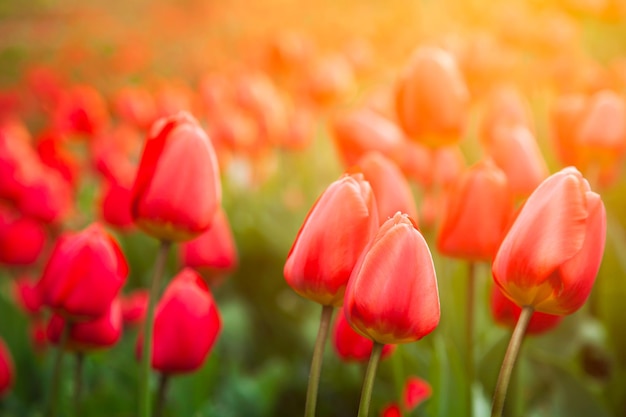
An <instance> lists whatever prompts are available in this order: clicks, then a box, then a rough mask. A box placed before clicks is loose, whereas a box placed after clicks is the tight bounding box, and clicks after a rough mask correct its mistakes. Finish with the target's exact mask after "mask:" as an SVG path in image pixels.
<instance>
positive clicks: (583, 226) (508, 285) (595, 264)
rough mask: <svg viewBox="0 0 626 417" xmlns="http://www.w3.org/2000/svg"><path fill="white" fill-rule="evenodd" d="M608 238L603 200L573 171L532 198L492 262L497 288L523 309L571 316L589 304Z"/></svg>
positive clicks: (555, 176)
mask: <svg viewBox="0 0 626 417" xmlns="http://www.w3.org/2000/svg"><path fill="white" fill-rule="evenodd" d="M605 238H606V211H605V208H604V203H603V202H602V200H601V199H600V196H599V195H598V194H596V193H594V192H593V191H591V189H590V187H589V184H588V182H587V181H586V180H585V179H584V178H583V176H582V175H581V173H580V172H579V171H578V170H577V169H576V168H573V167H568V168H564V169H562V170H561V171H559V172H557V173H556V174H553V175H551V176H550V177H548V178H547V179H546V180H545V181H543V182H542V183H541V184H540V185H539V187H537V189H536V190H535V191H534V192H533V193H532V194H531V195H530V197H529V198H528V200H527V201H526V203H525V204H524V206H523V207H522V209H521V211H520V213H519V215H518V216H517V218H516V219H515V221H514V223H513V225H512V226H511V228H510V230H509V231H508V233H507V235H506V237H505V238H504V240H503V242H502V245H501V246H500V248H499V250H498V253H497V255H496V257H495V260H494V262H493V266H492V271H493V277H494V280H495V282H496V284H497V285H498V286H499V287H500V289H501V290H502V291H503V292H504V294H505V295H506V296H507V297H508V298H509V299H511V300H513V301H514V302H515V303H516V304H517V305H519V306H532V307H533V308H534V309H535V310H537V311H540V312H543V313H549V314H571V313H573V312H575V311H576V310H578V309H579V308H580V307H581V306H582V305H583V304H584V303H585V301H586V299H587V297H588V296H589V293H590V292H591V288H592V286H593V283H594V281H595V278H596V275H597V273H598V269H599V268H600V262H601V260H602V254H603V252H604V243H605Z"/></svg>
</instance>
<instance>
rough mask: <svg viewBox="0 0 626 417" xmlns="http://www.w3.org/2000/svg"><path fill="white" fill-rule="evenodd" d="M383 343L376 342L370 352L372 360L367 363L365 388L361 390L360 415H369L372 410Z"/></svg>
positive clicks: (359, 416)
mask: <svg viewBox="0 0 626 417" xmlns="http://www.w3.org/2000/svg"><path fill="white" fill-rule="evenodd" d="M383 347H385V345H383V344H382V343H378V342H374V346H373V347H372V353H371V354H370V361H369V363H368V365H367V371H365V380H364V381H363V389H362V390H361V402H360V403H359V413H358V415H357V416H358V417H367V415H368V414H369V410H370V402H371V399H372V389H373V388H374V377H375V376H376V370H377V369H378V362H380V356H381V354H382V353H383Z"/></svg>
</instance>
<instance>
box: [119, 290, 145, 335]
mask: <svg viewBox="0 0 626 417" xmlns="http://www.w3.org/2000/svg"><path fill="white" fill-rule="evenodd" d="M148 296H149V293H148V291H147V290H143V289H140V290H135V291H133V292H131V293H128V294H126V295H123V296H122V299H121V305H122V319H123V321H124V324H125V325H129V326H133V325H137V324H139V323H141V322H143V320H144V318H145V317H146V311H147V309H148Z"/></svg>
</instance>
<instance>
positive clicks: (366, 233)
mask: <svg viewBox="0 0 626 417" xmlns="http://www.w3.org/2000/svg"><path fill="white" fill-rule="evenodd" d="M377 227H378V212H377V209H376V201H375V199H374V193H373V192H372V188H371V186H370V184H369V182H367V181H365V179H364V178H363V175H362V174H353V175H343V176H342V177H341V178H339V179H338V180H337V181H335V182H333V183H332V184H330V185H329V186H328V188H327V189H326V190H325V191H324V192H323V193H322V195H321V196H320V197H319V198H318V199H317V201H316V202H315V204H314V205H313V207H312V208H311V210H310V211H309V213H308V215H307V217H306V219H305V220H304V223H303V224H302V227H301V228H300V231H299V232H298V235H297V236H296V239H295V241H294V243H293V246H292V247H291V250H290V251H289V255H288V256H287V261H286V262H285V268H284V271H283V273H284V275H285V279H286V280H287V284H289V286H291V288H293V289H294V291H295V292H297V293H298V294H300V295H301V296H303V297H305V298H308V299H310V300H313V301H315V302H316V303H320V304H322V305H334V306H340V305H341V304H342V303H343V295H344V292H345V288H346V285H347V283H348V279H349V278H350V274H351V273H352V269H353V268H354V265H355V264H356V261H357V259H358V257H359V255H360V254H361V252H362V251H363V248H365V246H366V245H367V243H368V242H369V241H370V239H371V238H372V237H373V236H374V234H375V233H376V229H377Z"/></svg>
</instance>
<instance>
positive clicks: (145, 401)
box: [139, 240, 171, 417]
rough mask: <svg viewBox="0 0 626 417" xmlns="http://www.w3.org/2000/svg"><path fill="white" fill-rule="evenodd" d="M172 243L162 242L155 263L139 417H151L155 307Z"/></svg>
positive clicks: (145, 339)
mask: <svg viewBox="0 0 626 417" xmlns="http://www.w3.org/2000/svg"><path fill="white" fill-rule="evenodd" d="M170 246H171V242H169V241H165V240H164V241H161V245H160V247H159V252H158V253H157V256H156V259H155V261H154V276H153V277H152V283H151V284H150V296H149V298H148V310H147V312H146V319H145V321H144V324H143V349H142V353H141V369H140V375H139V417H150V405H151V399H150V397H151V396H150V363H151V359H152V331H153V328H154V307H155V305H156V300H157V298H158V297H159V291H160V287H161V280H162V277H163V273H164V272H165V263H166V261H167V255H168V253H169V249H170Z"/></svg>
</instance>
